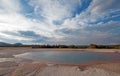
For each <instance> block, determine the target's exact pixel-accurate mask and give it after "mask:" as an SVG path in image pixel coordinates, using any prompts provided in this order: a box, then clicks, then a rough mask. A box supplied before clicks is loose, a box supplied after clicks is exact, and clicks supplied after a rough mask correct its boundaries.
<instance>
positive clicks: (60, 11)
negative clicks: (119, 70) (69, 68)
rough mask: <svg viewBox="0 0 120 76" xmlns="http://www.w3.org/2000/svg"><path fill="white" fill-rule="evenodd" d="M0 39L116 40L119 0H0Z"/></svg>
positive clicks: (77, 42)
mask: <svg viewBox="0 0 120 76" xmlns="http://www.w3.org/2000/svg"><path fill="white" fill-rule="evenodd" d="M0 42H8V43H18V42H20V43H23V44H67V45H72V44H74V45H87V44H91V43H95V44H120V0H0Z"/></svg>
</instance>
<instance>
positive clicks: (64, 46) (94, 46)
mask: <svg viewBox="0 0 120 76" xmlns="http://www.w3.org/2000/svg"><path fill="white" fill-rule="evenodd" d="M31 47H32V48H76V49H77V48H78V49H87V48H93V49H120V45H97V44H90V45H31Z"/></svg>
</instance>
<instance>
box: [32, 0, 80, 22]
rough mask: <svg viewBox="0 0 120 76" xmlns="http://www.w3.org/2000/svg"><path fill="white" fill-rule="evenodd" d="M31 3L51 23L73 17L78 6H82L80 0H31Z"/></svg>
mask: <svg viewBox="0 0 120 76" xmlns="http://www.w3.org/2000/svg"><path fill="white" fill-rule="evenodd" d="M30 4H31V5H33V6H34V7H35V12H36V13H37V14H38V15H41V16H43V17H44V18H46V19H47V21H48V22H49V23H52V21H54V20H63V19H64V18H67V17H71V16H72V14H73V12H74V11H75V10H76V8H77V7H80V6H81V2H80V0H69V1H68V0H31V2H30Z"/></svg>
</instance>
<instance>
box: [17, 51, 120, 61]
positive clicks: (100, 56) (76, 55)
mask: <svg viewBox="0 0 120 76" xmlns="http://www.w3.org/2000/svg"><path fill="white" fill-rule="evenodd" d="M115 54H116V53H113V54H110V55H109V54H104V53H96V52H79V51H69V52H68V51H41V52H27V53H23V54H19V55H16V56H15V57H16V58H24V59H32V60H36V61H46V62H60V63H88V62H97V61H113V60H114V61H115V60H116V61H120V54H119V53H118V54H117V55H115Z"/></svg>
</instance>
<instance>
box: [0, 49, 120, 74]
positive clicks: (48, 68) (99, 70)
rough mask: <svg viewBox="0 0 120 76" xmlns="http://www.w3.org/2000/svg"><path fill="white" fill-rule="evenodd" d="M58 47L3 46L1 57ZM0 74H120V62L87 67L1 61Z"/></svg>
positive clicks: (27, 61) (94, 50) (109, 50)
mask: <svg viewBox="0 0 120 76" xmlns="http://www.w3.org/2000/svg"><path fill="white" fill-rule="evenodd" d="M44 50H48V51H49V50H58V49H31V48H12V47H11V48H7V47H5V48H1V47H0V58H14V56H13V55H16V54H21V53H25V52H31V51H44ZM59 50H61V51H65V50H66V51H88V52H120V50H119V49H59ZM0 76H120V62H117V63H111V62H110V63H106V64H93V65H89V66H87V67H85V68H83V67H81V66H75V65H74V66H70V65H60V64H50V63H49V64H47V63H41V62H34V61H31V60H24V61H22V62H16V61H15V60H14V59H13V60H11V61H3V62H0Z"/></svg>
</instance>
